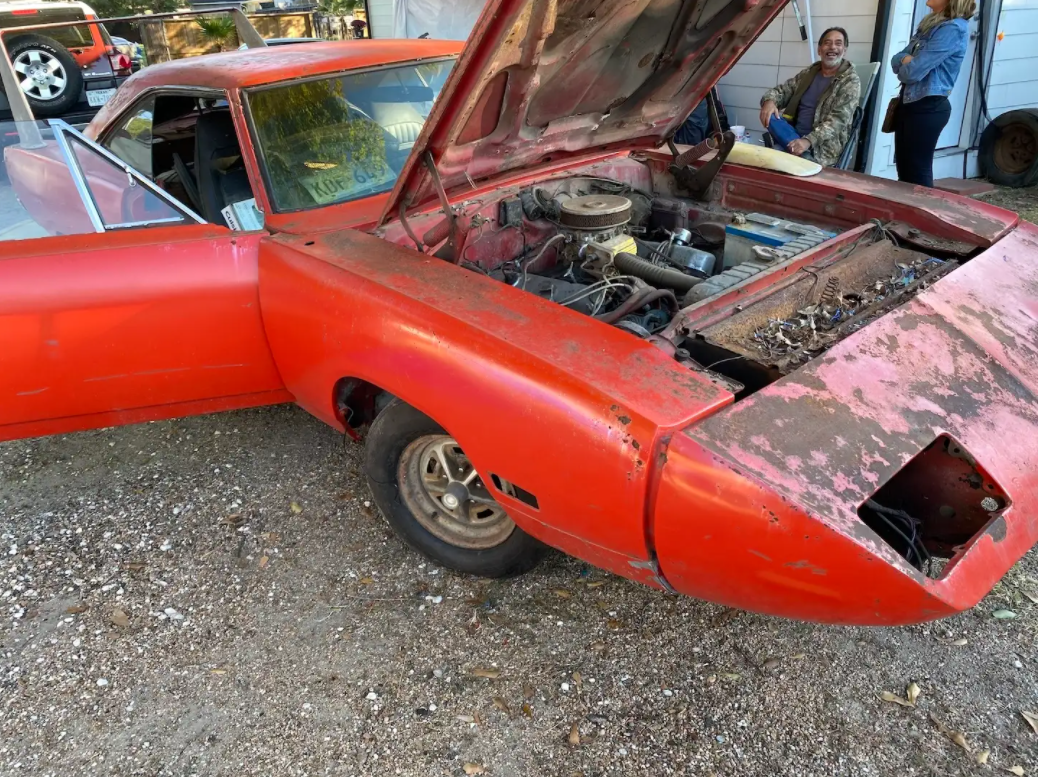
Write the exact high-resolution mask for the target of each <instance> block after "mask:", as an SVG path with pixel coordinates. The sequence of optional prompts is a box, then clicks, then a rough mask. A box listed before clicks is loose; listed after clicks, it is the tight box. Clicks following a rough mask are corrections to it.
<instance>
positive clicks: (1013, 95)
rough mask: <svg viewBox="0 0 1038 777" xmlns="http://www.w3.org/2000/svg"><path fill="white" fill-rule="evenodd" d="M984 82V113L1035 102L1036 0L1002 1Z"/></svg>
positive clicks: (1037, 53) (1037, 97)
mask: <svg viewBox="0 0 1038 777" xmlns="http://www.w3.org/2000/svg"><path fill="white" fill-rule="evenodd" d="M998 32H1000V33H1002V34H1003V35H1004V36H1005V37H1004V38H1003V39H1002V40H1000V41H997V42H996V43H995V53H994V58H993V60H992V63H991V80H990V82H989V84H988V113H990V114H991V116H998V115H999V114H1000V113H1005V112H1006V111H1011V110H1015V109H1017V108H1033V107H1034V106H1035V105H1038V80H1036V79H1035V72H1036V66H1038V62H1036V61H1035V60H1036V58H1038V0H1003V2H1002V15H1001V18H1000V19H999V22H998Z"/></svg>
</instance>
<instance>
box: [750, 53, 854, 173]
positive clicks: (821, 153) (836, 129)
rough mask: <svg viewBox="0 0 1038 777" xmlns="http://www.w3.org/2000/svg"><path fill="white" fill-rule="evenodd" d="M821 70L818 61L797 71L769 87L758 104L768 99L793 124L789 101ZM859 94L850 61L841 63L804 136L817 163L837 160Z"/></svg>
mask: <svg viewBox="0 0 1038 777" xmlns="http://www.w3.org/2000/svg"><path fill="white" fill-rule="evenodd" d="M820 71H821V65H819V64H817V63H816V64H814V65H812V66H811V67H809V68H807V69H806V70H802V71H800V72H799V73H797V74H796V75H795V76H794V77H793V78H791V79H789V80H788V81H786V83H784V84H780V85H779V86H776V87H775V88H774V89H770V90H768V91H767V92H766V93H765V94H764V97H762V98H761V101H760V104H761V106H763V105H764V103H766V102H768V101H769V100H771V101H773V102H774V103H775V104H776V105H777V106H778V108H779V110H780V111H782V116H783V118H785V119H786V121H788V122H789V123H790V124H796V116H792V115H789V114H787V112H786V111H787V108H792V107H793V106H791V105H790V102H791V101H792V100H793V98H794V96H795V95H802V94H803V93H804V92H805V91H807V87H808V86H810V84H811V81H812V80H813V79H814V77H815V75H816V74H817V73H819V72H820ZM860 97H861V81H860V80H859V79H858V74H857V73H856V72H854V66H853V65H851V63H850V62H844V64H843V66H842V67H841V68H840V70H839V71H838V72H837V74H836V77H835V78H834V79H833V82H832V83H831V84H830V85H829V88H828V89H827V90H826V91H825V93H824V94H823V95H822V98H821V99H820V100H819V101H818V107H817V108H816V109H815V120H814V128H813V129H812V130H811V132H810V133H809V134H808V135H806V136H805V137H806V138H807V139H808V140H809V141H811V153H812V155H813V156H814V158H815V159H816V160H817V161H818V163H819V164H821V165H824V166H826V167H830V166H832V165H835V164H836V163H837V162H838V161H840V154H842V153H843V147H844V146H846V145H847V141H848V139H849V138H850V134H851V124H852V122H853V120H854V109H855V108H857V107H858V101H859V99H860ZM798 102H799V100H798Z"/></svg>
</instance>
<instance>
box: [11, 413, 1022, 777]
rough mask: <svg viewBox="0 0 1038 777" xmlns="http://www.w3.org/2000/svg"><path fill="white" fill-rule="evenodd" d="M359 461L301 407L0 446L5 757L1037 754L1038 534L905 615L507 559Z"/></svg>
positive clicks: (151, 767)
mask: <svg viewBox="0 0 1038 777" xmlns="http://www.w3.org/2000/svg"><path fill="white" fill-rule="evenodd" d="M358 463H359V451H358V450H357V449H356V448H354V447H344V445H343V442H342V440H341V439H340V438H339V437H337V436H336V435H335V434H333V433H332V432H331V431H330V430H329V429H327V428H325V427H323V426H322V425H320V424H319V423H317V422H316V421H314V420H312V419H311V418H309V417H308V416H306V415H305V414H304V413H302V412H301V411H299V410H296V409H294V408H291V407H279V408H270V409H263V410H255V411H247V412H239V413H232V414H225V415H221V416H210V417H206V418H196V419H189V420H186V421H177V422H171V423H156V424H148V425H142V426H134V427H128V428H123V429H116V430H105V431H99V432H91V433H85V434H79V435H71V436H66V437H55V438H47V439H41V440H33V441H28V442H16V443H8V444H4V445H0V539H2V543H0V616H2V620H0V774H2V775H5V777H6V776H7V775H32V776H33V777H43V776H44V775H70V776H71V775H76V776H78V775H105V774H118V775H149V776H151V775H178V776H179V775H235V776H236V777H237V776H239V775H326V774H327V775H372V776H375V775H378V776H380V777H381V776H382V775H411V776H412V777H429V776H430V775H464V774H482V773H485V774H488V775H498V776H500V777H504V776H505V775H516V776H519V775H522V776H524V777H525V776H526V775H531V776H534V775H536V776H537V777H540V776H541V775H545V776H548V775H551V776H554V775H562V776H563V777H569V776H570V775H576V774H582V775H585V777H592V775H709V774H715V775H717V776H718V777H722V776H724V775H753V776H754V777H764V776H765V775H797V777H808V776H809V775H817V776H818V777H823V776H824V777H830V776H831V775H883V776H884V777H886V776H888V775H959V774H970V775H974V774H977V775H984V774H1007V772H1006V769H1007V768H1009V767H1014V766H1020V767H1022V768H1023V769H1025V770H1026V773H1027V774H1038V734H1036V733H1035V732H1034V731H1032V730H1031V728H1030V727H1029V726H1028V724H1027V723H1026V722H1025V720H1024V718H1023V717H1022V716H1021V714H1020V711H1021V710H1038V650H1036V645H1035V643H1036V633H1038V606H1036V605H1035V604H1033V603H1032V601H1031V600H1030V599H1029V598H1028V596H1027V594H1028V593H1029V594H1031V595H1032V596H1036V595H1038V583H1036V582H1035V581H1036V580H1038V555H1036V554H1035V553H1032V554H1031V555H1030V556H1028V557H1027V558H1025V559H1024V560H1023V561H1022V562H1021V563H1020V564H1019V565H1018V566H1017V568H1016V569H1015V570H1014V571H1013V572H1012V573H1011V575H1010V576H1009V577H1008V578H1007V579H1006V581H1004V582H1003V583H1002V584H1001V585H1000V586H999V588H998V589H997V590H996V591H995V593H994V594H992V595H991V596H990V597H989V598H988V599H987V600H986V601H984V602H983V603H982V604H981V605H980V606H979V607H977V608H976V610H974V611H973V612H970V613H967V614H965V615H962V616H961V617H958V618H954V619H952V620H949V621H944V622H941V623H938V624H933V625H928V626H920V627H913V628H898V629H864V628H829V627H819V626H811V625H806V624H799V623H791V622H785V621H780V620H775V619H771V618H765V617H761V616H757V615H751V614H747V613H740V612H734V611H726V610H724V609H722V608H720V607H717V606H714V605H709V604H704V603H702V602H698V601H694V600H692V599H681V598H675V597H671V596H668V595H666V594H663V593H659V592H656V591H651V590H649V589H646V588H642V587H640V586H638V585H635V584H633V583H628V582H626V581H624V580H621V579H619V578H615V577H611V576H609V575H607V574H603V573H601V572H598V571H596V570H594V569H589V568H587V567H585V566H584V565H582V564H581V563H579V562H577V561H573V560H569V559H566V558H563V557H561V556H554V557H552V558H550V560H549V561H548V562H547V563H546V564H544V566H543V567H541V568H539V569H538V570H536V571H535V572H533V573H531V574H530V575H528V576H526V577H525V578H523V579H521V580H518V581H504V582H493V583H487V582H484V581H479V580H475V579H470V578H466V577H461V576H457V575H454V574H451V573H448V572H446V571H444V570H442V569H439V568H437V567H435V566H433V565H431V564H429V563H426V562H424V561H423V559H421V558H419V557H418V556H416V555H415V554H414V553H412V552H411V551H409V550H408V549H407V548H405V547H404V546H403V545H402V544H401V543H400V542H399V541H397V540H396V539H395V538H394V537H393V536H392V535H390V534H389V532H388V530H387V529H386V527H385V525H384V524H383V522H382V520H381V519H380V518H379V517H378V516H377V514H376V513H375V512H374V511H373V509H372V508H371V506H370V505H369V504H368V503H367V502H366V499H367V498H368V497H367V493H366V489H365V487H364V485H363V482H362V480H361V477H360V475H359V471H358ZM731 563H732V564H734V565H738V564H739V563H740V560H739V558H738V555H733V556H732V558H731ZM862 585H868V581H867V580H863V581H862ZM1000 610H1005V611H1010V612H1012V613H1014V614H1015V616H1016V617H1013V618H1009V617H1005V618H996V617H993V613H996V612H997V611H1000ZM999 614H1000V615H1006V613H1004V612H1002V613H999ZM911 682H915V683H917V684H918V686H919V688H920V689H921V695H920V696H919V699H918V702H917V706H916V707H914V708H912V707H904V706H899V705H897V704H894V703H892V702H888V701H882V700H881V699H880V698H879V695H880V694H881V693H882V692H883V691H890V692H895V693H898V694H904V693H905V689H906V686H907V685H908V684H909V683H911ZM942 727H943V728H944V732H945V733H942ZM954 732H961V733H962V735H963V736H964V737H965V739H964V743H965V747H964V746H961V745H960V744H956V743H955V742H954V741H953V736H954ZM967 748H968V752H967ZM986 750H989V751H990V754H989V756H988V761H987V765H986V766H981V765H978V763H977V756H978V754H979V753H981V752H983V751H986ZM481 770H483V771H481Z"/></svg>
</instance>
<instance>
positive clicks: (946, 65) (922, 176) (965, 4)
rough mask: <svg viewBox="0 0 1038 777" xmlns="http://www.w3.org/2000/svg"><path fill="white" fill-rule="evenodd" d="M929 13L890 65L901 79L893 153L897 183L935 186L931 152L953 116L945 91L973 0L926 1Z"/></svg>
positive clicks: (958, 62)
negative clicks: (904, 182) (906, 45)
mask: <svg viewBox="0 0 1038 777" xmlns="http://www.w3.org/2000/svg"><path fill="white" fill-rule="evenodd" d="M926 6H927V8H929V9H930V13H929V14H927V16H926V17H925V18H924V19H923V20H922V21H921V22H920V23H919V29H918V30H916V33H915V35H914V36H913V38H912V40H911V41H910V42H909V44H908V47H907V48H906V49H904V51H900V52H898V53H897V54H895V55H894V59H893V60H892V61H891V63H890V64H891V67H893V69H894V73H895V74H896V75H897V77H898V80H899V81H900V82H901V83H902V87H901V104H900V105H899V106H898V108H897V115H896V117H895V120H894V154H895V161H896V164H897V177H898V180H899V181H906V182H907V183H914V184H919V185H920V186H933V155H934V151H936V150H937V140H938V138H940V136H941V132H942V131H943V130H944V128H945V126H946V125H947V124H948V119H950V118H951V103H950V102H948V95H949V94H951V91H952V87H954V86H955V79H956V78H958V76H959V70H960V69H961V68H962V61H963V59H965V57H966V47H967V45H968V43H969V23H968V20H969V19H972V18H973V14H974V13H976V11H977V4H976V2H975V1H974V0H927V2H926Z"/></svg>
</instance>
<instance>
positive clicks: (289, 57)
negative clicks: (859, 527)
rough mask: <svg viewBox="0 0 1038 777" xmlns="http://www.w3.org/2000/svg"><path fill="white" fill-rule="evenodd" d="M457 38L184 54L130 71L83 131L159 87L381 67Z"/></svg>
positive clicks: (243, 85)
mask: <svg viewBox="0 0 1038 777" xmlns="http://www.w3.org/2000/svg"><path fill="white" fill-rule="evenodd" d="M461 49H462V44H461V43H460V42H455V41H444V40H388V39H378V40H350V41H327V42H324V43H308V44H306V45H305V46H277V47H273V46H272V47H270V48H262V49H246V50H244V51H227V52H223V53H221V54H206V55H205V56H201V57H185V58H183V59H175V60H173V61H171V62H163V63H161V64H159V65H152V66H150V67H146V68H143V69H142V70H140V71H138V72H137V73H134V74H133V75H132V76H131V77H130V78H129V79H127V80H126V82H125V83H124V84H123V85H122V86H121V87H120V88H119V91H118V92H116V93H115V97H113V98H112V99H111V100H109V101H108V103H106V104H105V106H104V107H103V108H102V109H101V110H100V111H99V112H98V114H97V116H95V117H94V119H93V121H91V122H90V125H89V126H88V127H87V130H86V132H85V134H86V135H87V137H90V138H94V137H97V134H98V130H99V129H100V128H103V127H107V126H108V125H109V124H111V122H112V120H113V119H114V118H115V117H116V116H118V115H119V114H121V113H122V112H123V111H124V110H125V109H126V108H128V107H129V106H130V105H131V104H132V103H133V102H134V101H135V100H136V99H137V97H138V96H139V95H140V94H141V92H144V91H146V90H149V89H156V88H160V87H171V86H180V87H194V88H202V89H214V90H219V91H226V92H237V91H240V90H242V89H247V88H249V87H253V86H262V85H264V84H270V83H274V82H279V81H291V80H293V79H297V78H307V77H310V76H319V75H325V74H330V73H340V72H344V71H347V70H359V69H363V68H369V67H381V66H383V65H389V64H394V63H397V62H409V61H412V60H415V59H430V58H436V57H453V56H457V54H458V53H459V52H460V51H461Z"/></svg>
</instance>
